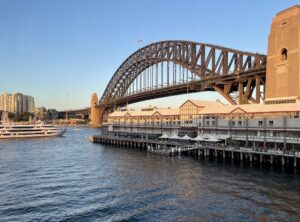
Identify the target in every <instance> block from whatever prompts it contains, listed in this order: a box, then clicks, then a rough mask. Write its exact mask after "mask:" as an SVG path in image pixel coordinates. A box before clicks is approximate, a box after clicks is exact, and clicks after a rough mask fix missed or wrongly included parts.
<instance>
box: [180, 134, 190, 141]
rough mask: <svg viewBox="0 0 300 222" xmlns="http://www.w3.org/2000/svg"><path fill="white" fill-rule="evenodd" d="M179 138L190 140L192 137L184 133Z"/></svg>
mask: <svg viewBox="0 0 300 222" xmlns="http://www.w3.org/2000/svg"><path fill="white" fill-rule="evenodd" d="M180 139H182V140H191V139H192V138H191V137H189V136H188V135H185V136H184V137H181V138H180Z"/></svg>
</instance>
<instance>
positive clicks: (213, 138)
mask: <svg viewBox="0 0 300 222" xmlns="http://www.w3.org/2000/svg"><path fill="white" fill-rule="evenodd" d="M204 141H205V142H212V143H217V142H220V141H221V140H220V139H218V138H217V137H216V136H214V135H211V136H209V137H205V138H204Z"/></svg>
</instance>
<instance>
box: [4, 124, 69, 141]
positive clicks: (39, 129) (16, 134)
mask: <svg viewBox="0 0 300 222" xmlns="http://www.w3.org/2000/svg"><path fill="white" fill-rule="evenodd" d="M65 132H66V129H62V128H57V127H54V126H53V125H50V124H43V123H38V124H33V125H14V124H3V125H0V139H8V138H29V137H51V136H62V135H63V134H64V133H65Z"/></svg>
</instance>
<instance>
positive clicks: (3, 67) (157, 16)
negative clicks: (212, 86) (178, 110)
mask: <svg viewBox="0 0 300 222" xmlns="http://www.w3.org/2000/svg"><path fill="white" fill-rule="evenodd" d="M297 3H298V4H299V1H298V0H297V1H296V0H285V1H274V0H264V1H261V0H252V1H240V0H228V1H221V0H215V1H213V0H212V1H196V0H195V1H191V0H185V1H156V0H155V1H154V0H151V1H150V0H144V1H138V0H127V1H120V0H119V1H118V0H110V1H108V0H107V1H100V0H89V1H85V0H43V1H40V0H27V1H22V0H0V77H1V81H0V94H2V93H4V92H10V93H14V92H21V93H24V94H29V95H32V96H33V97H34V98H35V102H36V106H37V107H38V106H45V107H47V108H55V109H58V110H64V109H76V108H84V107H87V106H89V105H90V97H91V95H92V93H93V92H97V94H98V96H99V97H100V96H101V94H102V92H103V91H104V89H105V87H106V85H107V84H108V82H109V80H110V78H111V77H112V75H113V74H114V72H115V71H116V69H117V68H118V67H119V65H120V64H121V63H122V62H123V61H124V60H125V59H126V58H127V57H128V56H129V55H130V54H132V53H133V52H134V51H136V50H137V49H138V47H142V46H144V45H147V44H150V43H152V42H156V41H161V40H173V39H181V40H191V41H196V42H203V43H211V44H215V45H221V46H225V47H229V48H234V49H238V50H242V51H250V52H258V53H263V54H266V53H267V42H268V33H269V31H270V25H271V21H272V18H273V17H274V16H275V14H276V13H277V12H279V11H282V10H284V9H286V8H288V7H291V6H293V5H296V4H297ZM138 40H142V43H139V45H138ZM190 97H191V98H193V99H196V98H198V99H212V100H214V99H216V98H221V97H220V96H218V94H216V93H209V94H208V93H198V94H196V95H189V96H187V95H183V96H180V97H178V98H180V99H176V101H175V99H174V98H168V99H166V98H164V99H162V100H159V101H163V104H164V106H174V105H178V104H180V103H182V101H183V100H184V99H187V98H190ZM151 103H154V104H157V103H159V102H158V100H154V101H151ZM142 104H144V105H145V104H146V103H142ZM138 105H139V104H137V106H138Z"/></svg>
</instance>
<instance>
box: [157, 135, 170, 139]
mask: <svg viewBox="0 0 300 222" xmlns="http://www.w3.org/2000/svg"><path fill="white" fill-rule="evenodd" d="M168 138H170V137H169V136H168V134H163V135H162V136H160V137H159V139H168Z"/></svg>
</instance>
